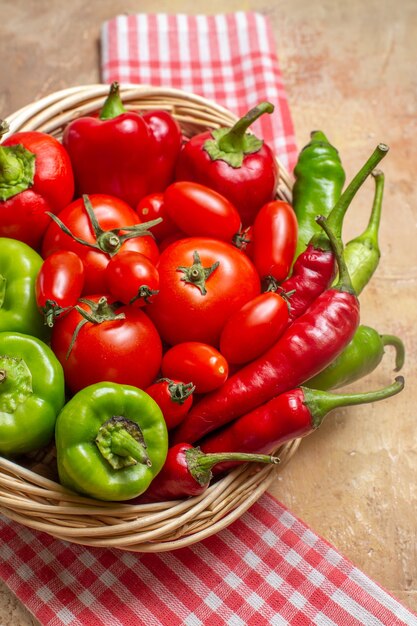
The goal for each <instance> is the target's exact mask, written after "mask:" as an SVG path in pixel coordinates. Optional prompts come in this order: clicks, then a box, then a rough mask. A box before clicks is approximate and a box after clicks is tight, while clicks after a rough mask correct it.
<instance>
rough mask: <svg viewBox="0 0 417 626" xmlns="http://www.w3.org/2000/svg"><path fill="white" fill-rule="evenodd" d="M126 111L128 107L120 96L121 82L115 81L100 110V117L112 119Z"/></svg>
mask: <svg viewBox="0 0 417 626" xmlns="http://www.w3.org/2000/svg"><path fill="white" fill-rule="evenodd" d="M125 111H126V108H125V106H124V105H123V102H122V99H121V97H120V89H119V83H118V82H116V81H115V82H113V83H112V84H111V85H110V92H109V95H108V96H107V98H106V100H105V102H104V104H103V107H102V109H101V110H100V113H99V118H100V119H101V120H111V119H113V118H114V117H117V116H118V115H120V114H121V113H124V112H125Z"/></svg>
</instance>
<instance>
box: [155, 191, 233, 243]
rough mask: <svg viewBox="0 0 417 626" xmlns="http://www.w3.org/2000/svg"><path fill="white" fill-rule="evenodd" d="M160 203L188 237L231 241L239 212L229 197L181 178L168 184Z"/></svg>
mask: <svg viewBox="0 0 417 626" xmlns="http://www.w3.org/2000/svg"><path fill="white" fill-rule="evenodd" d="M164 204H165V210H166V212H167V214H168V215H169V217H170V218H171V220H172V221H173V222H174V223H175V224H176V225H177V227H178V228H179V229H180V230H181V231H182V232H184V233H186V234H187V235H190V236H192V237H215V238H216V239H222V240H223V241H229V242H231V241H232V239H233V236H234V235H235V234H236V233H237V232H238V231H239V229H240V215H239V213H238V211H237V209H236V207H235V206H234V205H233V204H232V203H231V202H230V200H228V199H227V198H225V197H224V196H222V195H221V194H220V193H218V192H217V191H214V189H210V188H209V187H205V186H204V185H200V184H199V183H193V182H188V181H181V182H177V183H173V184H172V185H169V187H167V188H166V189H165V193H164Z"/></svg>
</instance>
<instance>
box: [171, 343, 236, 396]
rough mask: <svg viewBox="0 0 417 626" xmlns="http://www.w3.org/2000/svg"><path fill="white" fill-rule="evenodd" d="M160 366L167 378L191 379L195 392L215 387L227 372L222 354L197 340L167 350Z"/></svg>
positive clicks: (222, 381)
mask: <svg viewBox="0 0 417 626" xmlns="http://www.w3.org/2000/svg"><path fill="white" fill-rule="evenodd" d="M161 368H162V374H163V375H164V376H166V377H167V378H177V379H179V380H192V381H193V383H194V385H195V390H196V393H208V392H209V391H213V390H214V389H217V387H220V385H222V384H223V383H224V382H226V379H227V376H228V374H229V366H228V364H227V361H226V359H225V358H224V356H223V355H222V354H220V352H218V350H216V349H215V348H213V346H209V345H207V344H204V343H201V342H199V341H186V342H184V343H179V344H177V345H176V346H173V347H172V348H170V349H169V350H167V351H166V352H165V354H164V356H163V357H162V365H161Z"/></svg>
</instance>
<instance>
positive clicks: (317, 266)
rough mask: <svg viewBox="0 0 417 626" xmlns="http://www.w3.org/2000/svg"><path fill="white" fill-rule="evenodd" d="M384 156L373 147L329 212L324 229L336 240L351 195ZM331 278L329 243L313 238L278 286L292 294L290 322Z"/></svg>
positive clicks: (382, 149)
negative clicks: (328, 230) (291, 270)
mask: <svg viewBox="0 0 417 626" xmlns="http://www.w3.org/2000/svg"><path fill="white" fill-rule="evenodd" d="M387 152H388V146H386V145H385V144H382V143H381V144H379V145H378V146H377V147H376V149H375V150H374V152H373V153H372V154H371V156H370V157H369V159H368V160H367V161H366V163H365V164H364V165H363V166H362V168H361V169H360V170H359V172H358V173H357V174H356V176H354V178H353V179H352V181H351V182H350V183H349V185H348V186H347V187H346V189H345V191H344V192H343V194H342V195H341V196H340V198H339V200H338V202H337V203H336V205H335V206H334V208H333V209H332V210H331V212H330V215H329V217H328V225H329V227H330V228H331V229H332V230H333V232H334V233H335V235H336V237H341V234H342V226H343V218H344V216H345V213H346V211H347V209H348V207H349V205H350V203H351V202H352V200H353V198H354V196H355V194H356V193H357V191H358V190H359V189H360V187H361V186H362V184H363V183H364V181H365V180H366V178H367V177H368V176H369V174H371V172H372V171H373V170H374V168H375V166H376V165H377V164H378V163H379V162H380V161H381V159H383V158H384V156H385V155H386V154H387ZM334 277H335V257H334V252H333V251H332V249H331V246H330V244H329V240H328V238H327V237H326V235H325V234H324V233H323V234H317V235H314V236H313V238H312V239H311V241H310V243H309V245H308V246H307V248H306V250H305V251H304V252H303V253H302V254H300V256H299V257H298V259H297V260H296V262H295V264H294V267H293V272H292V275H291V276H290V278H288V279H287V280H285V281H284V282H282V283H281V284H280V286H279V290H283V291H284V292H286V293H288V292H293V293H292V295H291V297H290V298H289V302H290V305H291V308H290V319H292V320H294V319H295V318H297V317H299V316H300V315H302V314H303V313H304V312H305V311H306V310H307V308H308V307H309V306H310V304H311V303H312V302H313V301H314V300H315V299H316V298H317V296H318V295H319V294H320V293H322V292H323V291H324V290H325V289H326V288H327V287H328V286H329V285H331V283H332V281H333V279H334ZM273 288H274V287H273V286H272V289H273Z"/></svg>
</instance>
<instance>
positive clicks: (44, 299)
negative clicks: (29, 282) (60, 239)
mask: <svg viewBox="0 0 417 626" xmlns="http://www.w3.org/2000/svg"><path fill="white" fill-rule="evenodd" d="M83 286H84V265H83V264H82V261H81V259H80V257H79V256H77V255H76V254H75V252H71V251H70V250H60V251H58V252H54V253H53V254H51V256H49V257H48V258H47V259H45V261H44V262H43V263H42V266H41V269H40V270H39V273H38V275H37V277H36V283H35V295H36V303H37V305H38V307H39V308H40V309H41V311H42V313H43V314H44V316H45V321H46V323H47V324H48V326H50V327H52V326H53V324H54V320H55V318H56V317H57V316H59V315H61V314H62V313H63V312H65V311H66V310H67V309H68V307H71V306H74V305H75V304H77V301H78V298H79V297H80V295H81V292H82V290H83Z"/></svg>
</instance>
